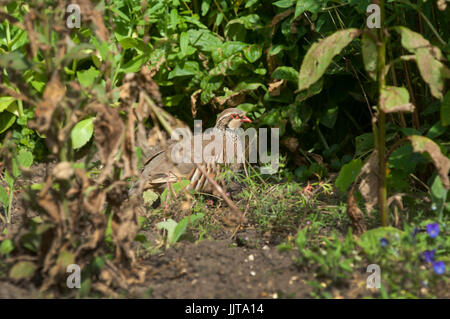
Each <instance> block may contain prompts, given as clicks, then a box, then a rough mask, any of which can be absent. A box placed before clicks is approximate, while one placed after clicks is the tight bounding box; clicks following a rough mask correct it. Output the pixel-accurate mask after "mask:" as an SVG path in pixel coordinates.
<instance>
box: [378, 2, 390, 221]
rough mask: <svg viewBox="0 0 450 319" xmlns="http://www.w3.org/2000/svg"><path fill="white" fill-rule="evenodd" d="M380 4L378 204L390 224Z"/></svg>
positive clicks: (384, 53) (382, 10)
mask: <svg viewBox="0 0 450 319" xmlns="http://www.w3.org/2000/svg"><path fill="white" fill-rule="evenodd" d="M379 5H380V15H381V16H380V21H381V27H380V29H379V32H378V41H379V43H378V63H377V74H378V76H377V78H378V136H377V138H378V143H377V147H378V165H379V166H378V168H379V185H378V206H379V208H380V217H381V225H382V226H388V225H389V215H388V207H387V200H386V194H387V192H386V162H385V160H384V156H385V154H386V114H385V113H384V112H383V111H382V110H381V107H380V100H381V92H382V90H383V89H384V87H385V85H386V79H385V75H386V72H385V70H386V34H385V29H384V0H380V1H379Z"/></svg>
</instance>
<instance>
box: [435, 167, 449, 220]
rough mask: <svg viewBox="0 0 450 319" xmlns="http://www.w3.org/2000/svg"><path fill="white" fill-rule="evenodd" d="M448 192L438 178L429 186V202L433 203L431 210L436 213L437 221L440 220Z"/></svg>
mask: <svg viewBox="0 0 450 319" xmlns="http://www.w3.org/2000/svg"><path fill="white" fill-rule="evenodd" d="M447 193H448V190H446V189H445V187H444V185H442V181H441V179H440V178H439V176H436V177H435V178H434V181H433V184H432V185H431V200H432V202H433V206H432V210H434V211H436V212H437V215H438V217H439V220H442V215H443V212H444V207H445V202H446V200H447Z"/></svg>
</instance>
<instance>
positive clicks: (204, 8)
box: [201, 0, 212, 16]
mask: <svg viewBox="0 0 450 319" xmlns="http://www.w3.org/2000/svg"><path fill="white" fill-rule="evenodd" d="M211 1H212V0H203V1H202V7H201V8H202V16H204V15H206V14H207V13H208V11H209V8H210V6H211Z"/></svg>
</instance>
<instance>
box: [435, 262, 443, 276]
mask: <svg viewBox="0 0 450 319" xmlns="http://www.w3.org/2000/svg"><path fill="white" fill-rule="evenodd" d="M433 269H434V272H435V273H436V274H438V275H442V274H443V273H444V272H445V264H444V262H443V261H437V262H435V263H433Z"/></svg>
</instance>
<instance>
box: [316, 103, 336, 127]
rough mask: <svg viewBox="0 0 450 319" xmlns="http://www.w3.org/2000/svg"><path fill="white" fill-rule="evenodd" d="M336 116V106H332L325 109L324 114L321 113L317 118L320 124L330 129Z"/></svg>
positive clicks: (334, 122)
mask: <svg viewBox="0 0 450 319" xmlns="http://www.w3.org/2000/svg"><path fill="white" fill-rule="evenodd" d="M337 116H338V107H337V106H336V107H332V108H329V109H327V110H326V112H325V114H324V115H322V116H321V117H320V119H319V121H320V124H322V125H325V126H326V127H328V128H330V129H332V128H333V127H334V125H335V124H336V120H337Z"/></svg>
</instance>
